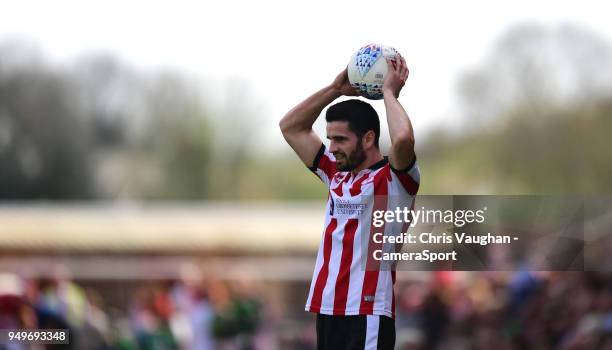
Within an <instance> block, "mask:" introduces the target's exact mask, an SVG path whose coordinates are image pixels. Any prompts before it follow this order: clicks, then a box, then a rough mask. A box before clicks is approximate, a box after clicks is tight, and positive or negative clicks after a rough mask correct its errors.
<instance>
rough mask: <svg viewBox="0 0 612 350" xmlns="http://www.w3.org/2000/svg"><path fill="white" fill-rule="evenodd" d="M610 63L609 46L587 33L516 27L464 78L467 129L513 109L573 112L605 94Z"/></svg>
mask: <svg viewBox="0 0 612 350" xmlns="http://www.w3.org/2000/svg"><path fill="white" fill-rule="evenodd" d="M611 63H612V49H611V47H610V45H609V43H608V42H607V41H606V40H605V39H603V38H601V37H599V36H598V35H597V34H595V33H592V32H590V31H588V30H587V29H584V28H580V27H576V26H574V25H560V26H544V25H538V24H523V25H518V26H515V27H513V28H511V29H510V30H509V31H507V32H506V34H505V35H503V36H502V37H501V38H500V39H499V40H498V42H497V43H496V44H495V45H494V46H493V49H492V51H491V52H490V53H489V55H488V56H487V57H486V58H485V60H484V62H483V63H482V64H481V65H480V66H478V67H475V68H473V69H471V70H470V71H468V72H466V73H465V74H464V76H463V77H462V78H461V79H460V81H459V86H458V93H459V98H460V102H461V105H462V107H463V109H464V115H465V116H467V117H468V118H469V120H470V121H471V122H472V123H470V125H471V126H472V125H474V122H476V123H484V124H487V123H491V122H492V121H494V120H500V118H499V117H500V116H501V115H504V114H506V115H508V114H509V112H510V111H511V110H512V109H521V110H523V111H525V110H534V109H541V108H543V109H547V108H550V107H551V106H553V107H571V106H572V105H575V104H577V103H584V102H585V101H591V100H594V99H598V98H601V97H603V96H606V95H607V94H608V91H610V89H611V88H612V64H611Z"/></svg>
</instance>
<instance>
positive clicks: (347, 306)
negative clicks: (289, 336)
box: [306, 145, 419, 318]
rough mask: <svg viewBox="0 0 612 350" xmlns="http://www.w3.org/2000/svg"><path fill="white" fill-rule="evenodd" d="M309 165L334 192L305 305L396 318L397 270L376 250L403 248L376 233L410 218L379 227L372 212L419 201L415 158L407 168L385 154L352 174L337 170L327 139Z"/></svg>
mask: <svg viewBox="0 0 612 350" xmlns="http://www.w3.org/2000/svg"><path fill="white" fill-rule="evenodd" d="M310 170H311V171H313V172H314V173H315V174H316V175H317V176H318V177H319V178H320V179H321V180H322V181H323V182H324V183H325V184H326V185H327V186H328V188H329V197H328V201H327V207H326V209H327V210H326V216H325V229H324V231H323V239H322V240H321V244H320V245H319V252H318V254H317V260H316V265H315V269H314V274H313V277H312V283H311V285H310V292H309V293H308V300H307V301H306V311H310V312H316V313H321V314H326V315H384V316H388V317H392V318H394V317H395V295H394V291H393V285H394V284H395V271H394V270H393V269H391V268H382V267H381V265H380V262H378V261H376V260H374V259H373V258H372V252H373V251H374V250H377V249H383V250H384V251H389V250H392V251H399V250H401V245H399V244H394V245H393V246H392V247H389V246H387V245H385V246H383V244H381V243H375V241H374V240H373V239H372V236H373V234H374V233H377V232H383V233H384V234H385V235H387V234H389V235H398V234H400V233H401V232H406V230H407V228H408V224H406V223H402V222H394V223H386V224H385V225H384V226H383V227H375V226H374V225H373V224H372V213H373V212H374V210H394V209H395V208H396V207H400V208H403V207H408V208H409V209H410V208H412V207H413V206H414V198H415V196H416V194H417V191H418V189H419V169H418V166H417V165H416V159H415V161H414V162H413V164H411V165H410V166H409V167H408V169H406V170H402V171H399V170H396V169H393V168H392V167H391V165H390V164H389V162H388V160H387V158H385V159H383V160H381V161H380V162H378V163H376V164H374V165H373V166H371V167H370V168H368V169H364V170H361V171H360V172H359V173H357V174H353V173H352V172H350V171H348V172H342V171H338V170H337V169H336V161H335V158H334V156H333V155H332V154H331V153H330V152H329V151H328V150H327V148H326V147H325V146H324V145H322V146H321V149H320V150H319V153H318V154H317V157H316V158H315V161H314V166H313V167H312V168H310ZM366 260H367V261H366ZM366 264H367V266H366Z"/></svg>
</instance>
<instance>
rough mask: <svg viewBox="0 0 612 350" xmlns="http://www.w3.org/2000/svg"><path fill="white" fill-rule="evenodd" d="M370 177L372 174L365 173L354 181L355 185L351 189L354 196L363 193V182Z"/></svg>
mask: <svg viewBox="0 0 612 350" xmlns="http://www.w3.org/2000/svg"><path fill="white" fill-rule="evenodd" d="M369 177H370V176H369V175H368V174H365V175H363V176H362V177H360V178H359V179H358V180H356V181H355V182H353V186H351V189H350V190H349V192H350V194H351V196H353V197H354V196H356V195H358V194H360V193H361V184H362V183H363V182H364V181H365V179H367V178H369Z"/></svg>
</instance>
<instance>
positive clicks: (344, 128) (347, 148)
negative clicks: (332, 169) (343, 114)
mask: <svg viewBox="0 0 612 350" xmlns="http://www.w3.org/2000/svg"><path fill="white" fill-rule="evenodd" d="M327 138H328V139H329V140H330V144H329V151H330V152H331V153H332V154H333V155H334V157H336V168H337V169H338V170H340V171H351V170H354V169H355V168H357V167H358V166H359V165H360V164H361V163H363V161H364V160H365V158H366V155H365V150H364V149H363V145H362V142H361V138H360V137H358V136H357V135H356V134H355V133H354V132H353V131H351V129H350V128H349V125H348V122H347V121H335V122H329V123H327Z"/></svg>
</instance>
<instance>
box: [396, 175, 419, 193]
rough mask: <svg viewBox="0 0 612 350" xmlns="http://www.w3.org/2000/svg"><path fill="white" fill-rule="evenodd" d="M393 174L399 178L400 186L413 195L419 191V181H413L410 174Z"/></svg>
mask: <svg viewBox="0 0 612 350" xmlns="http://www.w3.org/2000/svg"><path fill="white" fill-rule="evenodd" d="M395 175H396V176H397V178H398V179H399V181H400V183H401V184H402V187H403V188H404V189H405V190H406V192H408V194H410V195H411V196H414V195H416V194H417V192H418V191H419V183H418V182H416V181H414V179H413V178H412V176H410V175H409V174H408V173H407V172H395Z"/></svg>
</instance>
